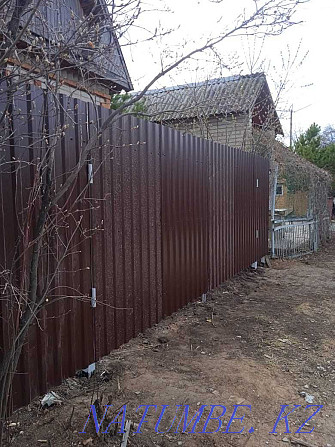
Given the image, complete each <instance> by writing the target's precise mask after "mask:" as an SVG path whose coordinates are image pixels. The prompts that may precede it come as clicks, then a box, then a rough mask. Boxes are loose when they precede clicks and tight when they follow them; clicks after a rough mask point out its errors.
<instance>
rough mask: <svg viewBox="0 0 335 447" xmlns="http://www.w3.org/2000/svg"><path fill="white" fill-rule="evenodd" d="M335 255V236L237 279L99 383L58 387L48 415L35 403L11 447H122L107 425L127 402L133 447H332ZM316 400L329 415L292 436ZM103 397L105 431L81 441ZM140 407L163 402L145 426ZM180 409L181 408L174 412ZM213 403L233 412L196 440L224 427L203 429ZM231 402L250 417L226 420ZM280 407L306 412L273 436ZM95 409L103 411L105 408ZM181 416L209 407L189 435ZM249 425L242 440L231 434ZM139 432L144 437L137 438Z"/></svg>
mask: <svg viewBox="0 0 335 447" xmlns="http://www.w3.org/2000/svg"><path fill="white" fill-rule="evenodd" d="M334 254H335V241H334V240H333V242H332V243H330V244H329V245H327V246H326V247H325V248H324V249H323V250H322V251H320V252H319V253H317V254H316V255H313V256H308V257H305V258H303V259H301V260H290V261H273V262H272V267H271V268H260V269H258V270H257V271H246V272H243V273H241V274H240V275H238V276H237V277H235V278H234V279H233V280H231V281H229V282H228V283H226V284H224V285H223V286H222V287H220V288H218V289H216V290H215V291H213V292H212V293H211V294H210V295H209V296H208V299H207V302H206V303H201V302H197V303H193V304H190V305H188V306H187V307H186V308H184V309H182V310H180V311H179V312H178V313H176V314H174V315H172V316H171V317H169V318H167V319H165V320H164V321H162V322H161V323H160V324H158V325H156V326H155V327H154V328H152V329H150V330H148V331H147V332H146V333H145V334H143V335H141V336H139V337H137V338H136V339H134V340H132V341H131V342H130V343H128V344H127V345H125V346H123V347H122V348H120V349H119V350H117V351H114V352H112V353H111V354H110V355H109V356H107V357H105V358H104V359H103V360H102V361H101V362H100V363H99V365H98V369H97V372H96V374H95V376H93V377H92V378H90V379H87V378H72V379H68V380H66V381H65V383H64V384H63V385H62V386H60V387H59V388H58V389H54V391H55V392H56V393H58V394H59V395H60V396H61V397H62V400H63V403H62V404H61V405H57V406H54V407H51V408H50V409H44V410H42V409H41V407H40V404H39V402H40V400H39V399H36V400H35V401H34V402H33V403H31V404H30V405H29V406H28V407H26V408H23V409H21V410H19V411H17V412H16V413H15V414H14V415H13V416H12V418H11V421H10V422H11V424H10V427H9V429H8V430H9V433H10V437H11V445H12V446H37V445H48V446H53V447H58V446H75V445H88V446H105V445H108V446H120V443H121V440H122V435H120V434H114V431H115V430H114V429H113V428H111V427H114V426H116V429H117V430H120V425H115V424H112V425H111V427H108V424H109V422H111V421H112V420H113V419H114V417H115V416H116V414H117V412H118V409H119V408H120V407H122V406H123V405H127V407H126V416H125V418H126V419H127V420H131V421H132V425H131V429H130V436H129V438H128V444H127V445H128V446H157V447H158V446H160V447H169V446H179V445H181V446H185V447H191V446H236V447H240V446H241V447H242V446H248V447H251V446H255V447H256V446H277V445H280V446H283V447H285V445H287V446H289V445H294V446H297V447H300V446H304V447H317V446H318V447H319V446H322V447H330V446H332V447H335V414H334V407H335V386H334V383H335V382H334V379H335V299H334V291H335V257H334ZM304 393H305V396H304V395H303V394H304ZM306 393H307V396H306ZM308 395H312V397H310V399H311V400H312V401H313V404H314V405H323V408H322V409H321V411H320V412H319V413H318V414H316V415H315V416H314V417H313V418H312V419H311V420H310V421H309V422H308V423H307V424H306V425H305V426H304V427H303V428H302V429H301V431H310V430H312V429H313V427H314V430H313V432H312V433H309V434H301V433H296V432H297V430H298V428H299V427H300V426H301V425H302V424H303V422H304V421H305V420H306V419H307V418H308V416H310V415H311V414H312V413H313V412H314V411H316V410H317V409H318V408H317V407H310V408H306V406H307V405H308V403H307V402H306V400H305V399H306V398H308ZM97 396H100V398H102V400H101V405H102V407H103V406H104V405H106V404H107V403H109V404H111V405H113V407H111V408H109V409H108V411H107V413H106V417H105V421H104V422H103V423H102V426H101V429H100V432H99V434H98V435H97V434H96V430H95V426H94V422H93V419H92V416H91V418H90V421H89V423H88V424H87V426H86V429H85V430H84V431H86V433H84V434H83V433H80V432H81V431H83V427H84V425H85V422H86V420H87V417H88V413H89V409H90V404H91V403H92V402H93V401H94V400H95V399H96V397H97ZM139 405H157V408H154V407H150V408H149V411H148V414H147V416H146V417H145V420H146V422H144V423H143V425H142V427H140V426H139V424H140V420H141V417H142V414H143V410H144V407H141V408H140V409H139V411H138V412H137V411H136V409H137V408H138V406H139ZM163 405H166V406H167V405H169V407H162V406H163ZM177 405H180V406H183V407H178V408H179V409H178V411H177ZM185 405H189V407H185ZM202 405H207V407H205V408H203V407H202ZM211 405H222V406H225V407H226V413H225V414H224V415H223V416H222V418H221V423H222V426H221V428H220V429H219V430H218V431H217V432H216V433H199V432H202V431H207V432H215V431H216V430H217V429H218V428H219V422H218V420H211V421H209V423H208V425H207V428H206V427H204V424H205V421H206V419H207V416H208V414H209V410H210V408H211V407H210V406H211ZM234 405H249V406H251V408H250V407H241V406H240V407H237V410H236V414H235V418H242V416H243V415H245V416H244V419H243V421H241V419H235V420H233V421H231V423H230V424H229V421H230V419H231V417H232V413H233V410H234ZM282 405H289V407H287V409H288V411H289V410H292V409H293V408H294V405H300V407H299V408H297V409H296V410H295V411H294V413H291V414H290V415H289V416H288V417H287V421H288V423H289V427H288V428H289V432H290V433H285V432H286V430H287V429H286V424H285V420H284V419H282V420H280V421H279V422H278V425H277V428H276V430H274V425H275V422H276V420H277V417H278V415H279V413H280V410H281V406H282ZM96 408H97V414H98V415H100V411H101V408H100V405H98V404H96ZM124 408H125V407H123V409H124ZM163 408H165V412H162V410H163ZM185 408H189V415H188V421H190V420H191V419H192V417H193V415H194V414H195V413H196V411H199V409H201V408H202V409H203V411H204V412H203V414H202V416H201V419H200V421H199V422H198V424H196V425H195V426H194V427H193V424H194V422H195V421H196V419H193V422H192V423H191V424H190V425H189V426H188V427H187V430H186V431H187V432H191V431H194V432H195V433H194V434H192V433H182V431H183V423H184V419H182V414H183V411H184V410H185ZM104 409H105V407H103V408H102V413H103V412H104ZM287 409H286V410H287ZM162 413H163V417H162V418H161V421H160V425H159V426H158V427H156V429H157V431H160V432H164V431H165V433H161V434H158V433H156V432H155V425H156V423H157V421H158V418H159V416H160V415H162ZM221 413H223V407H216V408H214V410H213V414H212V417H219V416H220V415H221ZM198 414H199V413H198ZM123 415H124V412H121V414H120V416H119V420H120V421H121V419H122V416H123ZM174 418H175V421H174ZM99 420H100V418H99ZM180 420H181V422H180V424H179V426H178V422H179V421H180ZM173 421H174V424H173V425H172V423H173ZM171 425H172V428H170V427H171ZM107 427H108V430H107V433H106V434H103V433H101V431H104V430H106V429H107ZM192 427H193V428H192ZM243 427H244V430H243V432H242V433H240V434H232V433H231V432H234V431H235V432H238V431H240V430H241V429H242V428H243ZM169 428H170V430H169V431H168V429H169ZM137 430H140V431H141V434H134V432H135V431H137ZM272 431H276V433H269V432H272Z"/></svg>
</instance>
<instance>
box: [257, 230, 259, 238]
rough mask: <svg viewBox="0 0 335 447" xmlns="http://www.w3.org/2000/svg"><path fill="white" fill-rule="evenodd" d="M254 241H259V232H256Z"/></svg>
mask: <svg viewBox="0 0 335 447" xmlns="http://www.w3.org/2000/svg"><path fill="white" fill-rule="evenodd" d="M256 239H259V230H256Z"/></svg>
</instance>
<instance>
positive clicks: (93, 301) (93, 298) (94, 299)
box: [91, 287, 97, 307]
mask: <svg viewBox="0 0 335 447" xmlns="http://www.w3.org/2000/svg"><path fill="white" fill-rule="evenodd" d="M91 307H97V289H96V288H95V287H92V290H91Z"/></svg>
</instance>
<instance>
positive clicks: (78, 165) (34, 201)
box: [0, 0, 308, 443]
mask: <svg viewBox="0 0 335 447" xmlns="http://www.w3.org/2000/svg"><path fill="white" fill-rule="evenodd" d="M55 1H56V0H49V1H48V2H41V0H0V23H1V25H0V30H1V34H2V37H3V38H2V41H1V43H0V69H1V70H2V73H3V75H4V77H3V80H4V81H5V82H3V84H2V92H1V94H2V97H3V98H6V100H5V101H4V102H3V107H2V109H1V115H0V123H1V125H2V128H1V141H0V146H1V147H0V150H1V151H0V154H1V156H0V157H1V158H0V167H1V169H2V172H3V173H4V172H8V170H9V171H10V172H11V173H14V174H15V173H17V178H20V176H21V174H22V172H24V171H25V170H27V169H28V170H31V171H33V172H34V183H33V184H31V185H30V189H29V194H27V190H26V188H24V189H22V190H18V196H20V197H21V196H24V197H25V203H24V204H23V207H22V209H21V214H20V216H19V218H20V229H21V231H20V235H19V240H17V241H15V244H14V245H15V246H16V247H20V250H16V251H15V255H14V257H13V260H12V265H11V266H8V265H7V266H6V268H0V270H1V271H0V278H1V287H2V290H1V293H2V296H3V299H6V301H7V303H8V306H9V310H10V313H11V314H12V315H15V324H13V326H12V327H11V328H10V331H9V333H10V338H11V341H10V349H9V350H8V351H6V352H5V353H3V355H2V357H1V363H0V421H1V422H2V423H3V422H4V420H5V419H6V415H7V408H8V399H9V396H10V390H11V386H12V381H13V376H14V373H15V371H16V369H17V365H18V361H19V358H20V354H21V351H22V347H23V345H24V343H25V341H26V339H27V334H28V332H29V328H30V326H31V324H32V323H33V321H35V319H36V318H37V315H38V314H39V312H41V311H42V310H43V309H44V308H45V307H46V306H47V305H49V304H50V298H48V297H49V296H52V293H51V291H52V289H53V283H54V278H55V277H56V276H57V274H58V272H59V271H60V269H61V268H62V265H63V264H64V260H65V259H66V257H67V256H68V255H69V253H70V251H71V249H70V247H69V245H68V244H64V241H63V240H62V241H61V244H62V247H63V248H62V251H61V253H59V254H58V255H57V256H56V257H55V258H54V259H53V263H52V268H51V270H50V271H49V272H48V276H47V278H45V277H43V275H42V273H41V271H40V269H39V266H40V264H41V260H42V259H43V257H44V256H47V255H50V250H49V248H50V245H49V244H50V239H52V238H60V228H66V225H67V222H68V220H69V219H75V222H76V226H75V228H76V230H75V231H74V232H73V234H71V235H69V238H68V240H72V238H74V237H75V235H76V234H77V232H81V222H80V217H78V215H76V213H75V210H76V207H77V204H78V202H76V200H78V199H75V198H73V197H72V195H71V191H72V190H73V185H74V184H75V182H76V179H77V177H78V174H79V172H80V171H81V170H82V168H83V167H84V166H85V165H86V163H87V160H88V159H92V158H94V156H95V154H96V152H97V150H98V148H99V147H100V141H101V138H102V136H103V135H104V132H105V131H106V130H108V129H109V127H110V126H111V124H112V123H114V122H115V121H116V120H117V119H118V118H119V117H120V115H121V114H122V113H123V112H124V111H125V110H126V109H127V108H129V107H130V106H132V105H134V104H137V103H138V102H139V101H140V100H141V98H142V97H143V96H144V94H145V92H146V91H147V90H148V89H149V88H150V87H151V86H153V85H154V84H155V82H157V81H158V80H159V79H160V78H162V77H163V76H165V75H166V74H168V73H170V72H172V71H173V70H175V69H177V68H178V67H179V66H180V65H181V64H183V63H184V62H187V61H188V60H190V59H191V58H193V57H194V56H196V55H197V54H200V53H202V52H206V51H212V50H214V49H215V48H216V46H217V45H218V44H220V43H221V42H225V41H229V37H231V36H234V35H240V34H247V35H263V36H266V35H279V34H281V33H282V32H283V31H284V30H285V29H286V28H288V27H291V26H293V25H294V24H295V23H296V22H295V20H294V13H295V12H296V9H297V7H298V6H299V5H300V4H301V3H305V2H306V1H308V0H250V2H249V3H250V5H252V7H253V10H252V11H251V12H250V13H249V14H248V13H247V12H245V11H244V12H242V13H241V14H240V15H239V16H238V17H236V20H235V22H234V23H232V24H227V27H226V28H225V29H224V31H223V32H222V33H221V34H219V35H217V36H214V37H209V38H206V39H204V40H203V41H202V42H200V43H199V44H198V45H195V46H194V48H193V49H191V50H189V51H188V52H186V53H181V54H179V55H178V57H177V58H176V59H175V60H173V61H172V62H171V61H168V62H166V61H165V60H162V61H161V69H160V70H159V71H158V72H157V73H156V75H155V76H153V77H152V79H151V81H150V82H149V83H147V85H146V86H145V87H144V88H142V89H141V91H140V92H139V93H138V94H136V95H135V96H133V97H131V98H130V99H127V98H126V100H125V101H123V100H122V101H120V103H118V105H117V107H115V108H114V110H112V111H111V113H110V115H109V116H108V118H107V119H106V120H105V121H104V122H103V123H102V124H101V125H98V124H97V121H98V120H97V119H94V120H93V125H92V126H91V129H90V135H89V138H88V141H87V142H86V143H85V144H83V145H82V146H81V147H80V151H79V153H78V155H77V159H76V162H75V164H74V165H73V166H72V167H71V169H69V170H67V171H66V172H62V173H59V172H57V171H56V169H55V167H56V162H55V160H56V159H57V156H58V150H59V147H60V144H61V141H62V140H63V139H64V137H65V136H66V135H68V133H69V132H70V131H71V123H72V119H73V113H75V110H69V109H68V108H67V107H66V105H65V104H64V103H62V102H61V101H60V96H59V94H60V93H62V92H63V91H64V82H63V73H64V71H65V70H67V69H69V68H72V69H73V68H75V69H76V73H77V75H78V82H77V84H76V86H75V87H74V88H73V89H72V90H71V92H69V93H68V95H69V97H72V96H74V95H75V93H76V92H79V91H80V92H85V94H86V95H87V96H88V97H89V98H90V103H91V104H92V107H93V108H94V113H95V114H96V116H98V110H97V107H96V99H95V96H94V94H93V93H92V87H94V86H97V85H99V86H103V85H104V82H103V81H104V80H103V79H102V76H99V73H102V72H103V71H104V70H105V68H106V63H107V62H108V63H110V64H112V68H114V69H115V70H117V69H118V66H117V64H116V63H115V59H114V54H115V52H117V51H118V48H119V47H118V42H117V37H118V38H120V39H123V38H126V37H127V32H128V30H129V29H130V28H131V27H133V26H136V20H137V18H138V17H139V15H140V13H141V10H142V6H143V5H142V4H141V1H140V0H127V1H126V2H120V3H117V2H115V1H111V2H109V3H106V4H104V3H103V2H99V3H97V4H95V3H94V2H93V3H94V5H93V9H92V10H90V11H89V12H88V13H87V14H86V15H85V16H84V17H81V16H78V14H77V13H76V11H74V10H72V9H71V7H70V6H69V2H67V1H65V0H58V1H56V3H55ZM221 1H222V2H223V0H217V2H221ZM42 3H43V5H42ZM86 3H87V2H86ZM101 5H103V6H102V7H101ZM42 6H43V8H44V9H43V8H42ZM45 8H46V9H45ZM60 10H62V11H64V12H66V14H68V17H69V21H68V27H66V29H61V30H60V29H59V28H58V25H57V23H58V22H57V21H50V20H49V19H48V17H50V14H51V12H52V11H60ZM41 11H42V12H41ZM45 11H47V12H45ZM48 14H49V15H48ZM51 15H52V14H51ZM33 24H35V25H34V26H38V27H39V28H38V29H39V30H40V35H39V36H38V35H36V33H34V32H32V31H31V27H32V25H33ZM222 29H223V28H222ZM161 34H164V31H163V30H159V29H158V30H154V31H153V32H152V33H151V34H150V35H149V38H150V39H154V38H156V37H157V36H160V35H161ZM127 44H129V42H127ZM106 61H107V62H106ZM113 64H114V66H113ZM31 83H36V84H37V85H40V86H41V87H42V88H41V98H43V101H39V103H38V104H39V105H38V107H39V110H38V113H39V115H40V117H41V120H40V125H39V128H38V129H37V131H38V132H39V134H40V145H39V152H38V156H36V153H35V156H34V157H33V158H32V159H29V160H27V158H26V156H25V155H24V154H25V151H24V149H29V148H31V146H30V145H31V142H30V141H29V138H28V139H27V141H26V142H23V143H22V142H21V145H22V146H21V147H22V154H21V157H19V158H18V159H15V160H13V159H11V158H10V154H9V153H8V147H10V146H11V145H13V144H14V143H13V142H15V141H16V140H15V139H16V138H17V135H16V134H15V132H14V133H13V127H12V120H13V117H14V116H15V117H16V118H17V117H21V118H23V119H27V116H28V114H29V113H30V111H29V110H28V111H27V110H24V109H21V103H20V97H21V95H26V94H27V92H28V95H29V85H30V84H31ZM93 90H94V88H93ZM65 101H66V99H65ZM31 103H32V105H33V103H34V101H33V100H31ZM47 113H48V116H49V117H50V118H51V119H52V120H53V129H54V131H53V133H52V134H50V133H49V132H48V126H47V125H46V121H45V117H46V115H47ZM61 117H63V118H61ZM24 144H26V147H24ZM60 178H61V181H60ZM16 187H17V188H20V182H17V185H16ZM22 188H23V187H22ZM69 197H70V198H71V201H72V202H71V203H70V205H69V202H68V200H67V199H68V198H69ZM101 199H103V198H101ZM91 206H92V205H91ZM92 212H93V206H92ZM80 236H81V238H84V237H86V236H85V234H81V235H80ZM52 255H53V254H52ZM18 265H19V266H20V269H19V273H18ZM41 285H42V286H43V287H42V291H41V290H39V289H41ZM68 298H69V297H68V296H63V295H61V296H58V297H57V299H68ZM72 298H73V297H72ZM75 298H77V299H85V298H86V299H87V297H86V296H84V295H83V292H82V291H77V292H76V294H75ZM52 299H56V298H55V297H54V298H52ZM7 323H8V324H9V322H7ZM1 428H3V425H2V424H1ZM1 439H2V437H1V433H0V443H1Z"/></svg>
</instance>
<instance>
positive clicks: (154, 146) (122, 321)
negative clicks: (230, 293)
mask: <svg viewBox="0 0 335 447" xmlns="http://www.w3.org/2000/svg"><path fill="white" fill-rule="evenodd" d="M103 115H104V116H103V119H106V117H107V112H104V111H103ZM108 139H109V141H107V140H108ZM159 139H160V126H158V125H156V124H152V123H149V122H146V121H143V122H141V123H139V122H138V120H135V119H134V118H130V117H127V118H123V119H122V120H119V121H118V122H117V123H116V124H115V125H113V127H112V129H111V131H110V132H109V133H108V135H105V136H104V137H103V141H102V149H101V150H100V152H99V158H98V159H95V160H94V165H95V171H97V172H96V174H95V177H94V184H93V191H94V192H93V197H95V198H99V203H97V206H98V207H99V208H98V209H97V212H96V213H95V215H94V219H95V221H94V225H93V227H95V228H96V229H97V230H96V232H95V235H94V237H93V265H94V272H95V282H94V286H95V287H96V288H97V299H98V306H97V308H96V309H95V320H96V321H95V324H96V349H97V358H99V357H101V356H102V355H105V354H107V353H108V352H110V351H111V350H112V349H114V348H116V347H118V346H120V345H121V344H123V343H125V342H127V341H128V340H129V339H130V338H132V337H134V336H136V335H137V334H139V333H140V332H143V331H144V330H145V329H146V328H148V327H150V326H152V325H153V324H155V323H157V322H158V321H159V320H160V319H161V317H162V279H161V278H162V273H161V265H162V262H161V219H160V213H161V188H160V150H159ZM110 142H112V146H111V144H110ZM100 303H102V305H100Z"/></svg>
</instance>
